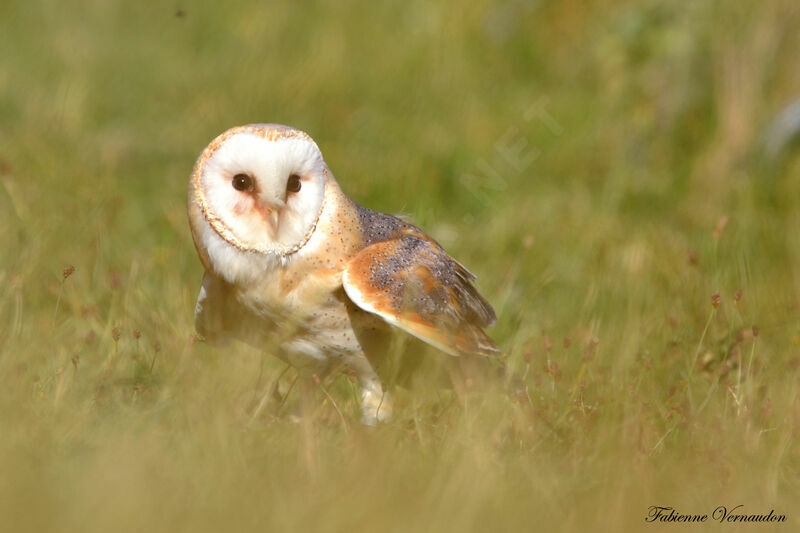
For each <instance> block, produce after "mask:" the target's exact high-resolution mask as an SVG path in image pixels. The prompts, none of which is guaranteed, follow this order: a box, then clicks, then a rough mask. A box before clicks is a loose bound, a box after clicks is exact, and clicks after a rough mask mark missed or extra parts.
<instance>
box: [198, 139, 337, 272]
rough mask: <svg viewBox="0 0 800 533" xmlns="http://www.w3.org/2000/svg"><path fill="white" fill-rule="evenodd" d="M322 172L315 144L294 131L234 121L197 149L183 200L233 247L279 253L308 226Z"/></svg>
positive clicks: (295, 246)
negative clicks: (201, 149) (194, 206)
mask: <svg viewBox="0 0 800 533" xmlns="http://www.w3.org/2000/svg"><path fill="white" fill-rule="evenodd" d="M326 173H327V171H326V166H325V162H324V161H323V159H322V154H321V153H320V151H319V148H318V147H317V145H316V143H315V142H314V141H313V140H312V139H311V137H309V136H308V135H306V134H305V133H303V132H302V131H300V130H296V129H293V128H289V127H287V126H280V125H276V124H256V125H251V126H241V127H237V128H232V129H230V130H228V131H226V132H225V133H223V134H222V135H220V136H219V137H217V138H216V139H215V140H214V141H212V143H211V144H210V145H208V147H207V148H206V149H205V151H204V152H203V153H202V155H201V156H200V158H199V159H198V161H197V164H196V165H195V170H194V173H193V175H192V179H191V182H190V194H189V202H190V203H191V202H195V203H196V204H197V206H198V207H199V210H200V212H201V213H202V215H203V217H205V220H206V222H207V223H208V224H209V225H210V226H211V228H213V230H214V231H215V232H216V233H217V234H218V235H219V236H220V237H222V239H224V240H225V241H226V242H227V243H229V244H231V245H233V246H234V247H236V248H237V249H239V250H241V251H247V252H257V253H261V254H269V255H277V256H286V255H288V254H291V253H294V252H296V251H297V250H299V249H300V248H302V247H303V245H304V244H305V243H306V242H307V241H308V239H309V237H310V236H311V234H312V233H313V231H314V228H315V226H316V223H317V219H318V217H319V214H320V212H321V211H322V201H323V198H324V193H325V180H326ZM198 244H202V243H198Z"/></svg>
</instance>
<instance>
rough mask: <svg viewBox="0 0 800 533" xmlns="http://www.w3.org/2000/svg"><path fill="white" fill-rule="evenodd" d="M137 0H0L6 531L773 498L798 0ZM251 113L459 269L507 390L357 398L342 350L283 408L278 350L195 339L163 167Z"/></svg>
mask: <svg viewBox="0 0 800 533" xmlns="http://www.w3.org/2000/svg"><path fill="white" fill-rule="evenodd" d="M145 4H146V3H145ZM145 4H142V5H139V4H135V3H124V2H99V1H91V0H82V1H77V2H72V3H70V4H69V5H67V4H65V3H60V2H53V1H47V0H40V1H33V2H21V1H14V0H12V1H11V2H4V3H2V5H0V50H3V52H2V55H1V56H0V124H2V127H0V183H1V184H2V186H1V187H0V227H2V228H3V231H2V232H0V250H3V252H2V253H0V383H2V387H1V388H0V472H1V473H2V475H1V476H0V517H2V518H3V523H4V524H5V526H4V527H8V526H10V528H9V530H13V531H46V530H74V531H111V530H114V531H116V530H148V531H149V530H153V531H176V530H178V531H219V530H287V531H289V530H290V531H301V530H326V531H327V530H330V531H334V530H336V531H341V530H352V531H362V530H363V531H367V530H379V529H381V530H386V531H409V530H423V531H467V530H469V531H486V530H501V531H502V530H531V529H532V528H540V529H542V530H564V531H574V530H591V531H603V530H608V531H620V530H630V531H639V530H646V529H658V525H655V524H646V523H645V521H644V519H645V516H646V515H647V513H648V509H649V507H650V506H653V505H663V506H673V507H675V508H677V509H678V510H679V511H681V512H684V513H692V514H695V513H707V514H710V513H711V512H712V511H713V510H714V508H716V507H717V506H720V505H725V506H727V507H729V508H730V507H734V506H736V505H739V504H743V505H744V510H745V512H748V513H761V512H763V513H766V512H768V511H769V510H770V509H775V511H776V512H778V513H780V514H784V515H786V517H787V521H788V523H787V524H782V525H780V526H778V527H782V528H783V529H785V530H787V531H788V529H787V528H791V527H792V526H794V527H795V528H797V527H798V525H800V514H798V511H797V509H798V507H797V502H798V501H799V500H798V497H800V491H799V490H798V488H800V449H799V448H798V444H797V441H798V437H799V436H800V411H798V405H800V404H799V403H798V390H799V387H800V321H798V302H800V283H798V279H797V274H796V273H797V272H800V237H798V235H800V233H798V231H797V228H798V227H800V216H799V215H798V207H800V202H799V201H798V198H800V158H798V156H797V152H796V151H795V152H794V153H793V154H792V153H787V154H786V155H785V157H784V158H783V159H782V160H780V161H774V160H768V159H767V158H766V157H765V156H764V155H763V152H762V149H761V145H762V142H763V136H764V131H765V128H766V127H767V125H768V124H769V122H770V121H771V120H772V118H773V117H774V116H775V115H776V114H777V113H778V112H779V111H780V110H781V109H782V108H783V107H784V106H785V105H787V104H788V103H790V102H791V101H792V100H793V99H794V98H796V97H797V96H798V86H800V68H798V65H797V61H796V51H797V49H798V47H800V34H798V33H797V31H796V28H797V27H798V24H800V10H798V9H797V6H796V5H795V3H794V2H792V1H790V0H773V1H771V2H766V3H762V2H755V1H750V0H746V1H743V2H737V3H731V2H722V1H711V0H705V1H702V2H695V3H693V4H691V5H678V4H675V5H673V3H669V2H657V1H653V0H644V1H641V2H621V1H617V2H612V3H607V2H594V1H589V0H584V1H578V0H569V1H566V2H546V1H541V2H508V3H496V4H493V3H491V2H487V1H478V2H472V3H468V4H467V3H457V2H422V1H412V2H408V3H405V4H403V5H402V6H400V5H392V4H389V3H386V4H383V3H376V4H375V5H369V6H366V5H362V4H356V3H355V2H346V3H344V4H342V3H336V4H334V3H333V2H314V3H309V4H301V3H296V4H295V3H288V2H286V3H281V4H280V5H274V6H267V5H264V4H260V3H255V2H252V3H251V2H245V1H234V2H230V3H226V5H225V7H221V6H219V5H217V4H216V3H212V2H195V3H191V4H189V3H179V4H169V5H166V4H165V5H161V6H156V5H152V6H151V5H145ZM258 121H272V122H280V123H287V124H291V125H293V126H296V127H299V128H302V129H304V130H306V131H307V132H309V133H310V134H311V135H312V136H313V137H314V138H315V139H316V141H317V142H318V144H319V145H320V147H321V149H322V151H323V154H324V155H325V157H326V160H327V162H328V164H329V165H330V167H331V168H332V170H333V172H334V173H335V174H336V176H337V178H338V180H339V182H340V183H341V184H342V186H343V188H344V189H345V191H346V192H347V193H348V194H349V195H350V196H351V197H352V198H354V199H355V200H357V201H359V202H360V203H362V204H363V205H367V206H369V207H372V208H375V209H378V210H382V211H387V212H392V213H397V212H404V213H408V214H409V215H410V216H411V218H412V219H413V220H414V221H415V222H416V223H417V224H419V225H420V226H422V227H423V228H424V229H425V230H426V231H428V232H429V233H430V234H432V235H433V236H434V237H435V238H437V239H438V240H439V241H440V242H441V243H442V244H443V245H444V246H445V247H446V248H447V249H448V251H450V252H451V253H452V254H453V255H454V256H455V257H457V258H458V259H459V260H461V261H462V262H463V263H464V264H466V265H468V266H469V268H470V269H471V270H473V271H474V272H475V273H476V274H478V276H479V286H480V288H481V290H482V292H483V293H484V294H485V295H486V296H487V297H488V298H489V300H490V301H492V302H493V304H494V305H495V307H496V310H497V312H498V316H499V321H498V325H497V326H496V327H495V328H493V330H492V331H491V333H492V335H493V337H494V338H495V339H496V340H497V341H498V343H499V344H500V345H501V346H502V348H503V349H504V352H505V357H506V359H507V361H508V364H509V366H511V367H512V368H514V369H515V371H517V372H518V373H519V374H520V375H523V376H525V381H526V383H527V384H528V387H529V393H530V399H529V400H525V401H513V400H511V399H509V398H507V397H506V396H505V395H503V394H501V393H499V392H498V391H497V390H493V389H491V388H488V389H484V388H476V389H473V390H470V391H466V392H463V391H462V392H460V393H459V394H455V393H454V392H452V391H447V390H436V389H431V388H428V387H422V388H417V389H411V390H399V391H398V394H397V396H398V397H397V405H396V406H395V413H396V417H395V419H394V420H393V421H392V422H391V423H389V424H386V425H384V426H382V427H379V428H375V429H370V428H365V427H361V426H359V425H358V423H357V420H358V407H357V404H356V402H355V401H354V399H353V395H352V384H351V383H350V382H349V380H348V378H347V377H346V376H338V377H336V378H335V379H330V380H328V381H326V382H325V383H323V384H322V385H324V389H323V388H322V387H317V388H315V389H313V390H312V395H313V398H312V399H311V400H310V401H308V402H306V405H305V406H303V405H299V404H302V403H303V402H300V401H299V398H300V397H301V395H299V394H298V391H293V392H292V393H291V394H289V396H288V400H287V402H286V404H285V405H283V406H278V405H276V404H275V402H274V401H273V400H272V399H271V398H270V396H269V392H270V390H271V387H272V386H273V383H275V382H276V380H278V378H279V377H280V376H281V373H282V372H283V371H284V367H283V365H282V364H281V363H280V362H279V361H278V360H277V359H275V358H273V357H271V356H270V355H269V354H265V353H259V352H258V351H255V350H252V349H249V348H246V347H243V346H232V347H231V348H230V349H227V350H214V349H212V348H209V347H207V346H205V345H203V344H199V343H196V342H194V337H193V324H192V320H193V319H192V312H193V299H194V297H195V295H196V291H197V289H198V287H199V282H200V277H201V268H200V264H199V261H198V260H197V259H196V256H195V252H194V249H193V246H192V243H191V236H190V234H189V230H188V226H187V223H186V215H185V187H186V183H187V180H188V175H189V173H190V171H191V167H192V164H193V163H194V159H195V158H196V157H197V155H198V154H199V153H200V151H201V150H202V149H203V147H204V146H205V145H206V144H207V143H208V142H209V141H210V140H211V139H212V138H213V137H214V136H216V135H217V134H218V133H220V132H221V131H223V130H224V129H226V128H228V127H230V126H233V125H237V124H242V123H249V122H258ZM72 268H74V271H71V272H69V274H68V271H67V270H65V269H72ZM715 293H717V294H718V296H717V297H714V298H713V299H712V295H715ZM291 379H292V373H291V371H289V372H287V373H286V374H284V375H283V377H282V378H281V379H280V383H281V385H280V387H281V390H282V391H283V392H286V389H287V388H288V384H289V383H290V382H291ZM298 409H299V411H298ZM298 412H299V413H300V414H301V415H302V416H300V417H297V416H295V414H296V413H298ZM706 526H708V524H706ZM668 527H681V526H677V525H674V524H672V525H669V526H668ZM686 527H689V526H686ZM692 527H698V529H699V528H700V527H702V526H697V525H695V526H692ZM726 527H734V525H733V524H728V525H726ZM748 527H758V528H759V530H762V529H769V527H770V526H748Z"/></svg>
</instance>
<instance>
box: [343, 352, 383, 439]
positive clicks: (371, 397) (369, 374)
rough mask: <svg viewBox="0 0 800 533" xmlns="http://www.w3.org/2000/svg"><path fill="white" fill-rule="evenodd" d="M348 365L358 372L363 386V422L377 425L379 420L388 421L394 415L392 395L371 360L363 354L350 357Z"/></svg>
mask: <svg viewBox="0 0 800 533" xmlns="http://www.w3.org/2000/svg"><path fill="white" fill-rule="evenodd" d="M347 366H349V367H350V368H351V369H352V370H353V371H354V372H355V373H356V376H357V377H358V382H359V385H360V386H361V423H362V424H364V425H365V426H376V425H378V422H387V421H388V420H389V419H390V418H391V417H392V401H391V397H390V395H389V392H388V391H386V390H384V388H383V385H381V380H380V378H378V374H377V373H376V372H375V370H374V369H373V368H372V365H371V364H370V363H369V360H368V359H367V358H366V356H364V355H363V354H361V355H359V356H354V357H350V358H349V360H348V361H347Z"/></svg>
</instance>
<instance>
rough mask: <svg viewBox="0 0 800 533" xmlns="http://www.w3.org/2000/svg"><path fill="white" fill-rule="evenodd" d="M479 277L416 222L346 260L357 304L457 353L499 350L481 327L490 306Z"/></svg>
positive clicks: (488, 319) (348, 285)
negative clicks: (475, 283) (478, 287)
mask: <svg viewBox="0 0 800 533" xmlns="http://www.w3.org/2000/svg"><path fill="white" fill-rule="evenodd" d="M473 279H475V276H474V275H473V274H471V273H470V272H469V271H468V270H467V269H466V268H464V267H463V266H462V265H461V264H460V263H458V262H457V261H456V260H454V259H453V258H451V257H450V256H449V255H447V253H446V252H445V251H444V250H442V248H441V247H440V246H439V245H438V244H436V242H434V241H432V240H431V239H429V238H428V237H426V236H425V235H424V234H423V233H422V232H420V231H419V230H417V228H415V227H414V226H410V225H405V224H403V227H402V228H401V229H400V231H398V232H397V233H395V237H393V238H389V239H387V240H383V241H380V242H374V243H373V244H370V245H369V246H367V247H365V248H364V249H363V250H361V251H360V252H359V253H358V254H356V255H355V256H354V257H353V258H352V259H351V260H350V261H349V262H348V264H347V266H346V268H345V271H344V276H343V285H344V289H345V292H346V293H347V296H348V297H349V298H350V299H351V300H353V302H354V303H355V304H356V305H358V306H359V307H361V308H362V309H364V310H365V311H369V312H371V313H375V314H377V315H379V316H380V317H382V318H383V319H384V320H386V321H387V322H389V323H390V324H393V325H395V326H398V327H400V328H402V329H404V330H406V331H407V332H409V333H411V334H412V335H415V336H416V337H419V338H420V339H422V340H424V341H426V342H428V343H430V344H432V345H434V346H436V347H437V348H439V349H441V350H443V351H445V352H448V353H450V354H453V355H459V354H467V353H480V354H487V355H488V354H491V353H495V352H498V351H499V349H498V348H497V345H496V344H495V343H494V342H493V341H492V339H490V338H489V336H488V335H486V333H484V331H483V329H482V328H483V327H486V326H490V325H492V324H494V322H495V320H496V319H495V314H494V310H493V309H492V306H491V305H489V302H487V301H486V300H485V299H484V298H483V297H482V296H481V295H480V294H479V293H478V291H477V290H476V289H475V287H473V286H472V283H471V281H472V280H473Z"/></svg>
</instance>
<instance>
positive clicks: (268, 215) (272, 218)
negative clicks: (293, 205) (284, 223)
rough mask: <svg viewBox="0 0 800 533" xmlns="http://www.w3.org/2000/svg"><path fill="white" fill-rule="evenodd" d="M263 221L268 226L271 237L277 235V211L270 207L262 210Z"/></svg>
mask: <svg viewBox="0 0 800 533" xmlns="http://www.w3.org/2000/svg"><path fill="white" fill-rule="evenodd" d="M264 220H266V221H267V224H269V228H270V229H271V230H272V235H273V236H276V235H277V234H278V222H279V219H278V210H277V209H274V208H272V207H267V208H266V209H264Z"/></svg>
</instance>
